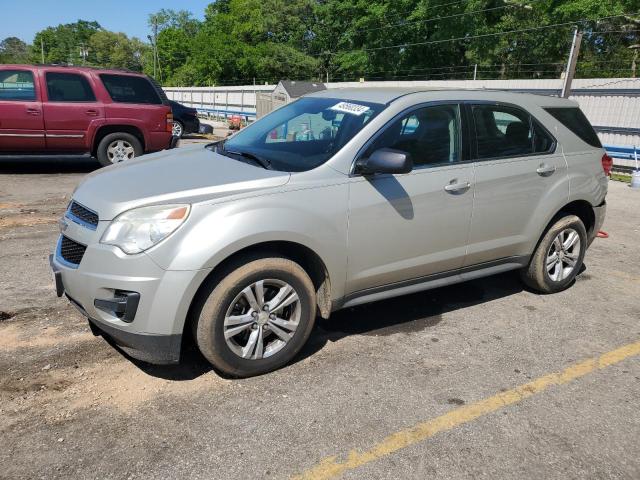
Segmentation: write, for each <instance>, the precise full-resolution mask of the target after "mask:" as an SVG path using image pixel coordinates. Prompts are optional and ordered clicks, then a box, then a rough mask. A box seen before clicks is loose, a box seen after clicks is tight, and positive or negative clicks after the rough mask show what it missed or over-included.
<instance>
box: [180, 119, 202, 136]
mask: <svg viewBox="0 0 640 480" xmlns="http://www.w3.org/2000/svg"><path fill="white" fill-rule="evenodd" d="M177 120H179V121H180V122H182V124H183V125H184V133H199V132H200V120H199V119H198V117H195V118H189V117H187V118H183V119H182V118H179V119H177Z"/></svg>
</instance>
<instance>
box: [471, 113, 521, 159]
mask: <svg viewBox="0 0 640 480" xmlns="http://www.w3.org/2000/svg"><path fill="white" fill-rule="evenodd" d="M473 119H474V123H475V127H476V142H477V147H478V157H479V158H493V157H511V156H519V155H528V154H530V153H533V142H532V134H531V122H530V115H529V114H528V113H526V112H524V111H522V110H519V109H517V108H511V107H504V106H499V105H475V106H474V107H473Z"/></svg>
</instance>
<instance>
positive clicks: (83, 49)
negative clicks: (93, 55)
mask: <svg viewBox="0 0 640 480" xmlns="http://www.w3.org/2000/svg"><path fill="white" fill-rule="evenodd" d="M88 55H89V49H88V48H87V46H86V45H85V44H84V43H81V44H80V56H81V57H82V65H84V64H85V63H86V61H87V56H88Z"/></svg>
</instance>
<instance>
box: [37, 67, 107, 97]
mask: <svg viewBox="0 0 640 480" xmlns="http://www.w3.org/2000/svg"><path fill="white" fill-rule="evenodd" d="M46 79H47V95H48V96H49V101H50V102H95V101H96V96H95V95H94V93H93V90H92V89H91V86H90V85H89V82H88V81H87V79H86V78H85V77H84V75H79V74H77V73H59V72H47V73H46Z"/></svg>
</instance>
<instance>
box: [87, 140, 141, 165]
mask: <svg viewBox="0 0 640 480" xmlns="http://www.w3.org/2000/svg"><path fill="white" fill-rule="evenodd" d="M142 153H143V150H142V143H140V140H138V139H137V138H136V137H134V136H133V135H131V134H130V133H125V132H116V133H110V134H109V135H106V136H105V137H104V138H103V139H102V140H100V143H99V144H98V151H97V156H98V161H99V162H100V164H101V165H102V166H104V167H107V166H109V165H113V164H114V163H120V162H123V161H125V160H131V159H132V158H135V157H139V156H140V155H142Z"/></svg>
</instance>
